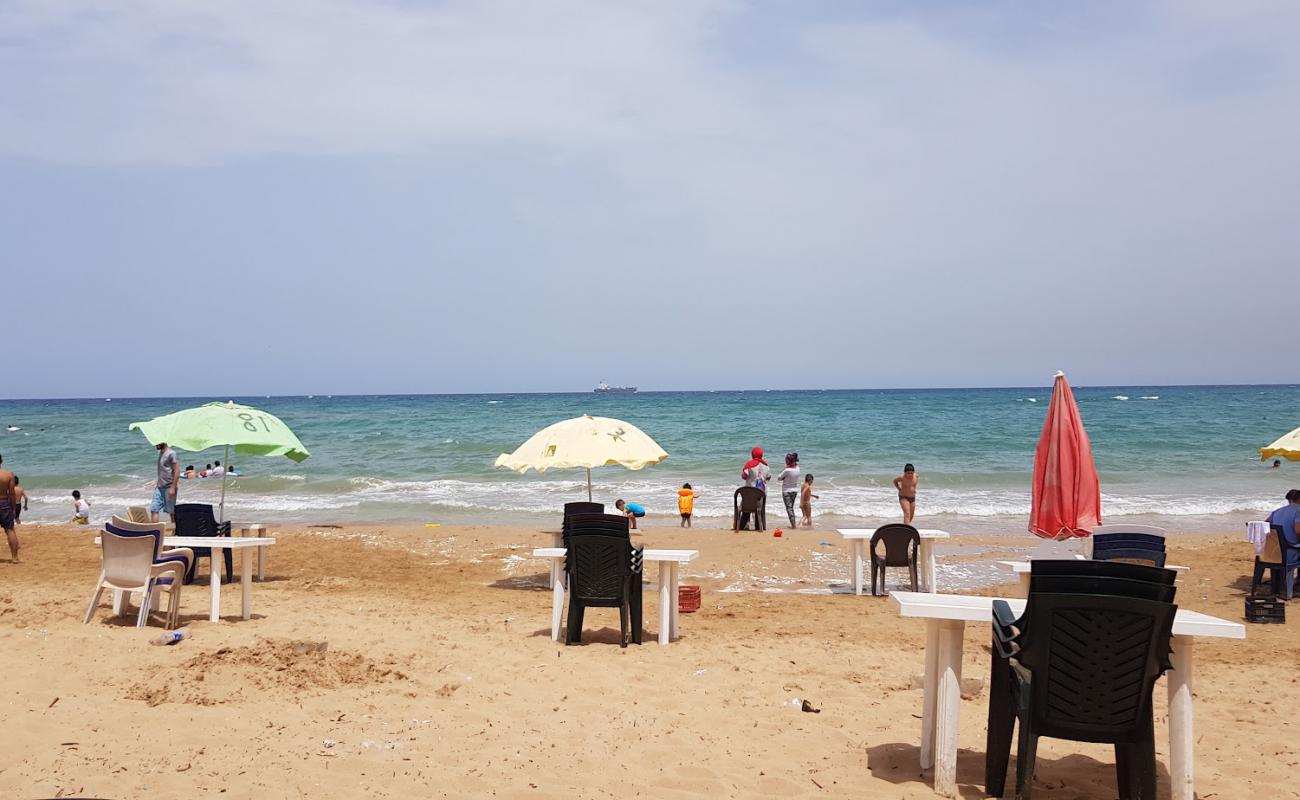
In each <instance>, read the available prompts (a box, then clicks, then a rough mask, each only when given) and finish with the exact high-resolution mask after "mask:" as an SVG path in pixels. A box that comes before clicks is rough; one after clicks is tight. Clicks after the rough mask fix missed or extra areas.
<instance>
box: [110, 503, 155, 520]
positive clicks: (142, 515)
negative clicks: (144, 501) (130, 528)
mask: <svg viewBox="0 0 1300 800" xmlns="http://www.w3.org/2000/svg"><path fill="white" fill-rule="evenodd" d="M114 516H115V517H116V515H114ZM126 516H127V517H128V518H129V519H130V521H131V522H142V523H143V522H148V521H149V509H147V508H145V507H144V506H127V509H126Z"/></svg>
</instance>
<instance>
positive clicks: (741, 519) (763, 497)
mask: <svg viewBox="0 0 1300 800" xmlns="http://www.w3.org/2000/svg"><path fill="white" fill-rule="evenodd" d="M731 504H732V512H731V529H732V530H733V531H743V530H744V529H745V526H746V525H747V524H748V523H749V520H750V517H751V516H752V517H753V519H754V530H756V531H765V530H767V492H765V491H763V490H762V489H760V488H758V487H757V486H742V487H740V488H739V489H737V490H736V493H735V494H734V495H732V498H731Z"/></svg>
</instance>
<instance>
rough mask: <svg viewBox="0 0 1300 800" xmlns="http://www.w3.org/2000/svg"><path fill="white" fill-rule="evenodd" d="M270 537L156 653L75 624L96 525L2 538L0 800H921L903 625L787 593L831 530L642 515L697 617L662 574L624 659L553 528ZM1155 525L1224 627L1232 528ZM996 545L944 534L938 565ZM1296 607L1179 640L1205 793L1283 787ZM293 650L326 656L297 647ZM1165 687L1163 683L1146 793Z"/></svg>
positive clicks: (1293, 705) (970, 753)
mask: <svg viewBox="0 0 1300 800" xmlns="http://www.w3.org/2000/svg"><path fill="white" fill-rule="evenodd" d="M276 533H277V536H278V544H277V545H276V546H275V547H273V548H272V549H271V550H270V552H269V553H268V570H267V580H266V582H264V583H259V584H255V585H254V590H253V606H254V618H253V619H252V620H250V621H247V622H244V621H240V620H239V616H238V615H239V587H238V584H235V585H231V586H226V587H224V588H223V603H222V608H223V611H224V613H225V621H223V622H221V623H220V624H215V625H214V624H211V623H209V622H207V613H208V588H207V584H206V578H205V577H204V575H205V572H206V561H205V562H204V565H203V567H201V572H200V581H199V583H198V584H196V585H194V586H192V587H187V588H186V589H185V590H184V594H183V598H182V617H183V620H184V621H185V622H186V623H187V624H188V625H189V626H190V630H191V631H192V633H193V637H192V638H191V639H189V640H187V641H184V642H182V643H181V644H179V645H177V646H174V647H150V646H149V645H148V644H147V641H148V639H149V638H151V637H153V636H156V635H157V634H158V633H159V632H160V630H161V629H160V627H159V626H158V623H157V620H158V619H160V617H156V618H155V620H156V621H155V624H154V625H153V626H151V627H150V628H149V629H148V630H136V629H134V628H132V627H129V624H130V622H131V621H129V620H127V619H126V618H121V619H110V618H109V609H108V603H107V600H105V602H104V603H103V604H102V605H101V608H100V610H99V611H98V612H97V613H96V615H95V617H94V619H93V620H92V622H91V624H90V625H82V624H81V618H82V615H83V614H84V612H85V607H86V602H87V600H88V599H89V595H90V590H91V588H92V584H93V581H94V578H95V575H96V574H97V572H98V569H99V553H98V549H97V548H96V547H94V546H93V545H92V544H91V541H92V539H93V537H94V531H93V530H90V531H88V530H84V529H82V530H77V531H73V530H70V529H60V528H43V529H40V530H36V529H33V528H31V527H26V528H23V529H21V535H22V538H23V541H24V550H23V552H22V562H21V563H20V564H17V565H10V564H8V563H0V665H2V666H3V674H4V683H3V689H2V690H0V691H3V700H2V701H0V730H3V731H4V733H5V736H4V750H5V755H4V758H3V759H2V760H0V796H3V797H54V796H57V795H64V796H67V795H77V796H89V797H114V798H126V797H132V798H140V797H181V796H197V795H205V796H206V795H209V794H212V795H215V794H217V793H218V792H219V791H220V790H225V791H226V796H229V797H295V798H296V797H349V798H350V797H387V796H397V797H427V796H448V797H467V796H486V795H493V794H495V795H499V796H506V797H529V798H535V797H575V796H581V797H625V796H636V795H639V796H645V797H675V796H683V797H686V796H689V797H711V798H717V797H742V796H743V797H755V796H758V797H762V796H772V797H790V796H800V797H802V796H809V797H819V796H826V797H835V796H839V797H849V796H853V797H883V798H931V797H934V796H935V795H934V793H933V792H932V790H931V788H930V784H929V775H928V773H922V771H921V770H920V768H919V766H918V764H917V745H918V742H919V739H920V719H919V716H920V711H921V691H920V690H919V689H918V688H913V687H914V686H915V685H917V684H916V680H917V677H916V676H918V675H919V673H920V672H921V669H922V651H923V646H924V625H923V623H921V622H920V621H917V620H904V619H900V618H899V617H897V616H896V614H895V613H894V611H893V608H892V606H891V605H890V603H889V602H888V601H887V600H886V599H884V598H872V597H867V596H864V597H853V596H846V595H842V594H835V595H830V594H797V593H794V592H793V591H792V590H797V589H800V588H803V589H825V588H826V587H827V586H828V585H829V581H830V580H832V579H839V578H841V577H842V576H843V574H844V573H845V572H846V571H847V560H848V551H847V549H846V548H845V546H844V544H843V543H842V542H841V541H840V539H839V537H838V536H836V535H835V534H834V533H833V532H826V531H819V532H806V531H800V532H797V533H794V534H787V535H786V537H784V538H781V539H775V538H772V537H771V536H770V535H757V534H752V533H746V534H733V533H730V532H725V531H716V530H714V531H702V530H699V531H694V532H681V531H679V530H677V529H675V528H673V529H652V530H649V531H647V532H646V533H645V534H644V535H643V537H642V539H643V540H644V541H647V542H651V543H653V544H654V545H656V546H665V547H692V548H698V549H699V550H700V551H701V553H702V557H701V559H700V560H699V561H697V562H695V563H694V564H692V565H690V566H689V567H687V568H685V569H684V574H683V582H684V583H690V584H699V585H701V586H702V587H703V607H702V608H701V610H700V611H699V612H698V613H694V614H683V615H682V622H681V627H682V638H681V640H680V641H677V642H674V643H672V644H671V645H669V646H668V647H660V646H659V645H658V644H657V643H656V642H655V639H654V633H655V631H656V630H657V627H658V619H657V611H656V610H655V609H656V608H657V602H656V600H657V596H656V595H655V593H654V583H655V582H654V578H655V575H654V569H653V568H652V569H651V570H650V573H651V574H650V575H648V576H647V577H648V578H650V581H649V582H648V583H647V586H646V594H647V597H646V603H645V607H646V625H645V627H646V643H645V644H644V645H643V646H640V647H636V646H632V647H629V648H628V649H626V650H624V649H620V648H619V647H618V646H617V645H616V644H615V642H616V639H617V630H618V626H617V615H616V612H614V611H612V610H606V609H595V610H591V611H589V612H588V616H587V628H586V632H585V636H584V641H585V642H586V644H585V646H580V647H565V646H564V645H562V644H557V643H554V642H552V641H551V640H550V638H549V633H550V630H549V625H550V598H551V595H550V592H549V590H547V589H546V587H545V574H546V565H545V563H544V562H542V561H537V560H532V559H531V558H530V557H529V556H530V551H531V549H532V548H533V547H535V546H544V545H546V544H548V543H549V537H548V536H546V535H544V534H542V533H540V532H538V531H536V530H529V529H523V528H503V527H464V528H450V527H444V528H438V529H430V528H425V527H423V526H406V527H384V528H382V529H381V528H376V527H370V528H366V527H348V528H346V529H327V530H323V531H320V530H318V531H316V532H309V531H308V530H307V529H305V528H302V527H296V528H294V527H289V528H280V529H277V531H276ZM430 537H437V538H436V539H433V538H430ZM821 541H826V542H829V544H828V545H821V544H819V542H821ZM1024 544H1026V543H1024V542H1020V541H1015V542H1014V545H1015V546H1022V545H1024ZM1170 545H1171V557H1170V560H1171V562H1176V563H1180V564H1186V565H1189V566H1190V567H1191V568H1192V571H1191V572H1190V573H1189V574H1188V575H1186V576H1185V577H1184V578H1183V579H1182V584H1183V585H1182V586H1181V588H1180V590H1179V594H1178V601H1179V603H1180V605H1181V606H1182V607H1184V608H1191V609H1195V610H1198V611H1203V612H1206V613H1209V614H1214V615H1216V616H1221V617H1224V618H1227V619H1232V620H1240V619H1241V616H1242V595H1243V589H1244V587H1245V586H1246V585H1247V583H1248V581H1249V571H1250V566H1251V551H1250V547H1249V545H1248V544H1246V543H1245V542H1244V541H1242V537H1240V536H1235V535H1234V536H1227V535H1197V536H1181V537H1175V538H1171V540H1170ZM1008 546H1009V544H1008V539H1007V538H1006V537H997V538H991V539H977V538H975V537H958V538H957V540H956V541H955V542H954V547H953V548H951V549H949V551H948V552H946V553H945V554H944V555H943V556H942V558H941V573H940V577H941V581H942V579H943V570H945V569H950V568H952V567H957V566H960V565H961V564H962V563H963V562H964V561H966V560H967V559H971V558H975V559H980V560H988V559H992V558H996V557H999V555H1000V554H1001V555H1002V557H1006V556H1007V555H1010V554H1011V552H1010V551H1008V550H1006V549H1005V548H1007V547H1008ZM997 548H1003V549H1001V550H999V549H997ZM963 551H967V552H972V553H973V552H976V551H978V554H977V555H975V556H969V555H963ZM236 570H238V564H236ZM236 574H238V573H236ZM900 575H901V571H896V572H893V573H891V578H890V585H891V586H894V585H897V584H896V582H897V581H898V580H899V579H900V578H899V576H900ZM1007 577H1008V579H1009V577H1010V576H1009V574H1008V575H1007ZM801 580H803V581H806V583H799V581H801ZM727 587H731V588H733V589H744V591H730V592H724V591H722V589H724V588H727ZM764 589H768V590H773V589H779V590H782V591H781V592H773V591H766V592H765V591H763V590H764ZM1011 589H1012V586H1011V585H1010V584H1008V585H1005V586H1000V587H996V588H994V589H993V590H991V591H992V592H993V593H1009V592H1010V591H1011ZM1297 624H1300V620H1296V619H1292V620H1291V622H1290V624H1289V625H1287V626H1264V625H1250V626H1248V628H1247V638H1246V640H1245V641H1232V640H1218V639H1203V640H1200V641H1199V642H1198V644H1197V646H1196V647H1197V652H1196V661H1195V664H1196V675H1195V685H1196V704H1195V710H1196V740H1197V744H1196V780H1197V790H1198V794H1199V796H1200V797H1201V798H1210V797H1215V798H1223V799H1224V800H1235V798H1248V797H1278V798H1285V797H1290V798H1294V797H1300V678H1297V676H1296V672H1295V670H1296V669H1297V665H1300V636H1297V633H1296V626H1297ZM988 638H989V631H988V628H987V627H985V626H982V625H969V626H967V634H966V651H965V652H966V658H965V663H964V665H963V670H964V674H965V675H966V676H967V677H982V678H986V677H987V672H988V654H987V644H988ZM293 640H313V641H319V640H324V641H327V642H328V649H327V650H326V651H325V652H323V653H301V652H295V650H294V648H293V646H292V644H291V642H292V641H293ZM302 649H303V648H299V650H302ZM1164 694H1165V693H1164V685H1163V682H1161V683H1160V684H1158V685H1157V687H1156V692H1155V697H1156V701H1155V702H1156V748H1157V753H1158V761H1159V768H1160V781H1161V796H1162V797H1165V796H1167V792H1168V771H1167V769H1168V738H1167V736H1168V729H1167V718H1166V714H1165V701H1164ZM792 699H800V700H802V699H808V700H809V701H810V702H811V703H812V705H814V706H816V707H818V708H820V709H821V713H820V714H811V713H802V712H801V711H799V710H798V708H797V707H795V706H791V705H789V702H790V701H791V700H792ZM796 706H797V704H796ZM986 713H987V693H986V692H984V691H981V692H980V693H979V694H978V696H975V697H972V698H970V699H967V700H966V701H965V702H963V704H962V723H961V737H960V742H961V752H960V756H959V763H958V770H957V777H958V781H959V783H960V785H961V790H962V795H963V796H964V797H981V796H982V785H983V764H984V760H983V759H984V727H985V726H984V722H985V715H986ZM1113 763H1114V757H1113V753H1112V751H1111V749H1110V748H1109V747H1106V746H1100V745H1089V744H1080V743H1073V742H1058V741H1053V740H1043V742H1042V745H1041V748H1040V751H1039V760H1038V780H1037V788H1036V790H1035V797H1037V798H1042V799H1043V800H1066V799H1067V798H1068V799H1069V800H1077V799H1078V798H1113V797H1114V796H1115V788H1114V787H1115V783H1114V769H1113ZM1012 769H1013V770H1014V763H1013V767H1012Z"/></svg>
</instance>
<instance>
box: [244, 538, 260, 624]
mask: <svg viewBox="0 0 1300 800" xmlns="http://www.w3.org/2000/svg"><path fill="white" fill-rule="evenodd" d="M257 549H258V551H261V550H262V548H261V547H259V548H257ZM239 571H240V578H241V579H242V581H241V582H242V583H243V586H242V587H241V588H242V597H240V602H241V603H242V604H243V608H242V609H241V611H242V612H243V613H242V616H243V618H244V619H252V618H253V554H252V553H250V552H249V551H248V548H247V547H245V548H242V554H241V557H240V561H239Z"/></svg>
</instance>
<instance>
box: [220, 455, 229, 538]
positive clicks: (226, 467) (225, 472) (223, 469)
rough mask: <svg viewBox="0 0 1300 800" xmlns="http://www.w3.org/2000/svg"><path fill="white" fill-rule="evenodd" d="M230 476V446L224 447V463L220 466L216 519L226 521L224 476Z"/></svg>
mask: <svg viewBox="0 0 1300 800" xmlns="http://www.w3.org/2000/svg"><path fill="white" fill-rule="evenodd" d="M229 474H230V445H226V463H225V464H222V465H221V511H220V512H218V515H217V516H218V517H219V518H220V519H221V521H222V522H225V521H226V476H227V475H229Z"/></svg>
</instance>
